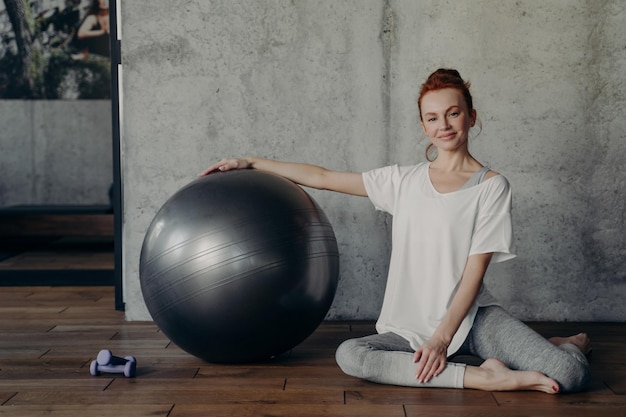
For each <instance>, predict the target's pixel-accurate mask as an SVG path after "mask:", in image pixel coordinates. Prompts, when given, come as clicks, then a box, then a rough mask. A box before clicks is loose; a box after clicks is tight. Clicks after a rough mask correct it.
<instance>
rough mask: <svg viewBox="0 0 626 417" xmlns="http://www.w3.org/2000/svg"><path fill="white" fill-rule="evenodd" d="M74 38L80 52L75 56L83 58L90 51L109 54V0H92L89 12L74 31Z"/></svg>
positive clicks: (104, 54)
mask: <svg viewBox="0 0 626 417" xmlns="http://www.w3.org/2000/svg"><path fill="white" fill-rule="evenodd" d="M76 39H77V44H78V46H79V49H81V54H79V55H77V57H76V58H79V57H80V59H84V58H87V56H89V54H90V53H92V54H97V55H102V56H107V57H108V56H109V55H110V49H111V48H110V45H109V0H93V1H92V4H91V8H90V9H89V13H87V16H86V17H85V19H84V20H83V22H82V23H81V24H80V26H79V28H78V31H77V32H76Z"/></svg>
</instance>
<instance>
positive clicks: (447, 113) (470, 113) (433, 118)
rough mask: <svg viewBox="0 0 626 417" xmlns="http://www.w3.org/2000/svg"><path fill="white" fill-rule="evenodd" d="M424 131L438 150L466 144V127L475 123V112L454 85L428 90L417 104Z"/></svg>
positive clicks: (452, 148) (448, 149)
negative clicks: (452, 86) (418, 104)
mask: <svg viewBox="0 0 626 417" xmlns="http://www.w3.org/2000/svg"><path fill="white" fill-rule="evenodd" d="M420 107H421V110H422V114H421V118H422V128H423V129H424V133H425V134H426V136H428V138H429V139H430V141H431V142H432V143H433V145H434V146H435V147H437V149H439V150H440V151H454V150H456V149H459V148H460V147H463V146H465V147H466V146H467V138H468V136H469V130H470V128H471V127H473V126H474V124H475V123H476V112H475V111H474V110H469V109H468V107H467V102H466V101H465V98H464V97H463V94H462V93H461V92H460V91H459V90H457V89H456V88H444V89H441V90H435V91H430V92H428V93H426V94H425V95H424V96H423V97H422V102H421V104H420Z"/></svg>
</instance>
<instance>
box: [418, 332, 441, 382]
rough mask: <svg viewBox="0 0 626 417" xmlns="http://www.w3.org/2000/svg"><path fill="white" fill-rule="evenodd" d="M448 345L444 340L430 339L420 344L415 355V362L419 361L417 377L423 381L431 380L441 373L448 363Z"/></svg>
mask: <svg viewBox="0 0 626 417" xmlns="http://www.w3.org/2000/svg"><path fill="white" fill-rule="evenodd" d="M447 352H448V345H447V344H446V343H445V342H444V341H443V340H438V339H435V338H431V339H429V340H428V341H427V342H426V343H424V344H423V345H422V346H420V348H419V349H417V351H416V352H415V355H414V356H413V362H414V363H417V371H416V372H415V378H416V379H417V381H418V382H419V383H420V384H421V383H426V382H429V381H430V380H431V379H432V378H433V377H435V376H437V375H439V374H440V373H441V372H443V370H444V369H445V368H446V365H447V363H448V355H447Z"/></svg>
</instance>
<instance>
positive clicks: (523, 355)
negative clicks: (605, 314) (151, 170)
mask: <svg viewBox="0 0 626 417" xmlns="http://www.w3.org/2000/svg"><path fill="white" fill-rule="evenodd" d="M418 106H419V112H420V120H421V126H422V129H423V130H424V133H425V134H426V136H427V137H428V138H429V139H430V145H429V147H428V148H427V151H426V152H427V159H428V160H429V161H428V162H426V163H419V164H417V165H415V166H409V167H398V166H390V167H384V168H380V169H375V170H372V171H369V172H365V173H362V174H360V173H349V172H336V171H330V170H327V169H325V168H322V167H318V166H313V165H307V164H297V163H286V162H279V161H271V160H266V159H260V158H254V157H249V158H243V159H224V160H222V161H220V162H218V163H217V164H214V165H213V166H211V167H209V168H208V169H207V170H206V171H204V172H203V173H202V174H200V175H207V174H210V173H212V172H215V171H227V170H230V169H243V168H254V169H259V170H264V171H269V172H273V173H276V174H279V175H282V176H284V177H286V178H288V179H290V180H292V181H294V182H296V183H298V184H302V185H305V186H309V187H314V188H318V189H327V190H332V191H338V192H342V193H346V194H353V195H358V196H367V197H369V198H370V200H371V201H372V202H373V204H374V205H375V207H376V208H377V209H380V210H384V211H387V212H389V213H390V214H392V215H393V234H392V254H391V260H390V266H389V275H388V280H387V287H386V290H385V297H384V301H383V307H382V310H381V313H380V317H379V319H378V321H377V323H376V330H377V334H375V335H371V336H367V337H364V338H360V339H352V340H347V341H345V342H344V343H342V344H341V345H340V346H339V348H338V349H337V355H336V358H337V363H338V364H339V366H340V367H341V369H342V370H343V371H344V372H346V373H347V374H349V375H352V376H355V377H359V378H363V379H367V380H369V381H373V382H378V383H384V384H394V385H403V386H416V387H420V386H424V387H448V388H452V387H454V388H474V389H483V390H489V391H496V390H497V391H500V390H537V391H543V392H546V393H551V394H554V393H557V392H571V391H578V390H582V389H584V387H585V385H586V383H587V381H588V379H589V366H588V363H587V360H586V358H585V353H587V352H588V350H589V349H590V347H589V346H590V343H589V339H588V337H587V335H586V334H584V333H581V334H578V335H575V336H570V337H564V338H552V339H550V340H546V339H544V338H543V337H541V336H539V335H538V334H537V333H535V332H534V331H532V330H531V329H530V328H528V327H527V326H526V325H524V324H523V323H521V322H520V321H518V320H516V319H514V318H513V317H511V316H510V315H509V314H508V313H507V312H506V311H504V310H503V309H502V308H501V307H500V306H499V305H498V303H497V301H496V300H495V299H494V298H493V297H492V296H491V295H490V294H489V293H488V291H487V290H486V289H485V288H484V287H483V277H484V275H485V272H486V270H487V267H488V265H489V264H490V263H491V262H501V261H505V260H508V259H511V258H513V257H515V255H514V254H513V238H512V224H511V191H510V188H509V183H508V181H507V180H506V178H504V177H503V176H502V175H500V174H499V173H497V172H494V171H491V170H489V169H488V168H486V167H484V166H483V165H482V164H481V163H480V162H478V161H477V160H476V159H475V158H474V157H473V156H472V155H471V154H470V152H469V149H468V137H469V131H470V129H471V128H472V127H474V125H475V124H476V110H475V109H474V108H473V103H472V96H471V94H470V91H469V83H467V82H465V81H464V80H463V79H462V78H461V76H460V75H459V73H458V72H457V71H456V70H448V69H439V70H437V71H435V72H434V73H433V74H431V75H430V77H429V78H428V80H427V81H426V82H425V83H424V84H423V85H422V89H421V92H420V95H419V99H418ZM433 150H434V151H436V155H435V157H434V158H431V157H430V156H431V155H430V154H431V153H432V151H433ZM455 354H472V355H475V356H478V357H480V358H483V359H486V360H485V361H484V362H483V364H482V365H481V366H478V367H477V366H469V365H467V366H466V365H464V364H458V363H452V362H448V358H449V357H450V356H452V355H455Z"/></svg>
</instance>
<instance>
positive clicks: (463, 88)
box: [417, 68, 474, 120]
mask: <svg viewBox="0 0 626 417" xmlns="http://www.w3.org/2000/svg"><path fill="white" fill-rule="evenodd" d="M470 85H471V84H470V83H469V81H464V80H463V78H461V74H459V72H458V71H457V70H455V69H445V68H439V69H438V70H437V71H435V72H433V73H432V74H430V76H429V77H428V79H427V80H426V82H425V83H424V84H422V89H421V90H420V95H419V98H418V99H417V106H418V107H419V112H420V120H422V98H423V97H424V95H426V93H429V92H431V91H437V90H442V89H444V88H454V89H457V90H459V91H460V92H461V94H463V97H464V98H465V102H466V104H467V108H468V110H469V111H470V112H471V111H472V110H473V109H474V105H473V103H472V95H471V94H470V91H469V89H470Z"/></svg>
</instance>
